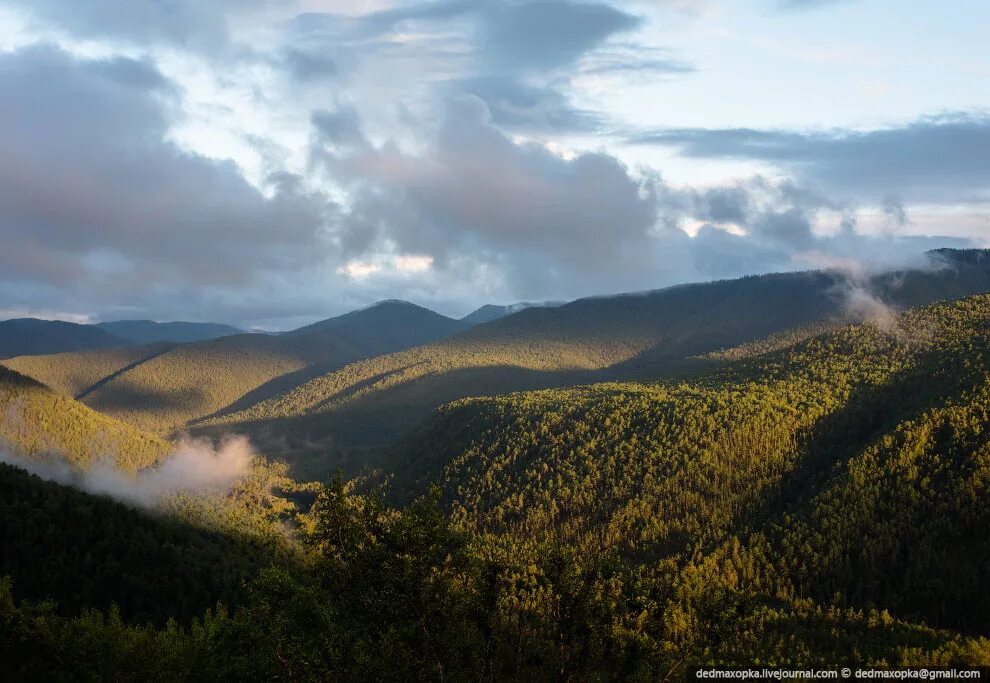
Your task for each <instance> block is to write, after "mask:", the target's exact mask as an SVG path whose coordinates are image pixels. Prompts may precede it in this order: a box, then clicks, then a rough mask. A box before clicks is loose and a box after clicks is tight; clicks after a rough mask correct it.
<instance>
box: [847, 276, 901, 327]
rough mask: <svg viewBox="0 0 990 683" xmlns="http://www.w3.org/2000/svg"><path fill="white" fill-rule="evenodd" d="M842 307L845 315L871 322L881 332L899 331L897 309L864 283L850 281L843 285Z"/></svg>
mask: <svg viewBox="0 0 990 683" xmlns="http://www.w3.org/2000/svg"><path fill="white" fill-rule="evenodd" d="M844 290H845V291H844V292H843V295H844V300H843V308H844V309H845V312H846V315H848V316H849V317H851V318H852V319H853V320H856V321H858V322H865V323H871V324H873V325H875V326H876V327H877V329H879V330H880V331H881V332H886V333H888V334H895V333H898V332H899V327H898V324H897V311H895V310H894V309H893V308H892V307H891V306H890V305H889V304H887V303H885V302H884V301H882V300H881V299H880V298H879V297H878V296H877V295H876V294H874V293H873V292H871V291H870V290H869V289H868V288H867V286H866V285H864V284H862V283H857V282H855V281H850V282H849V283H848V284H847V285H846V286H845V287H844Z"/></svg>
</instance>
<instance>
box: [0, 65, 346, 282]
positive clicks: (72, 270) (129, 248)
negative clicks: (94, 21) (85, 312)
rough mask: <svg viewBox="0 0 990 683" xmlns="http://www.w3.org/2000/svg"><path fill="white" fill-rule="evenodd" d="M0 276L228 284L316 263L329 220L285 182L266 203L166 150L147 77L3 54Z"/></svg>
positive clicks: (155, 79)
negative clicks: (261, 273)
mask: <svg viewBox="0 0 990 683" xmlns="http://www.w3.org/2000/svg"><path fill="white" fill-rule="evenodd" d="M0 92H3V93H4V106H3V107H0V135H2V140H3V154H2V155H0V236H2V239H3V241H4V243H5V245H7V247H5V249H4V250H3V251H2V252H0V271H2V272H3V273H4V274H5V275H13V274H16V275H17V276H18V277H19V278H20V279H22V280H23V279H27V280H34V281H37V282H43V283H56V284H60V285H65V286H69V285H71V286H73V287H75V288H86V287H92V288H101V287H102V288H105V289H108V290H113V289H122V288H123V289H128V290H132V291H142V290H146V289H148V288H150V287H151V286H152V283H155V285H156V286H157V285H162V284H165V283H168V282H187V283H198V284H202V285H209V284H222V285H231V284H238V283H244V282H248V281H250V280H251V278H252V276H253V275H255V274H257V273H258V272H259V271H263V270H265V269H279V268H291V267H296V266H298V265H300V264H303V263H307V262H309V261H310V260H311V259H313V258H314V255H313V254H314V250H315V248H316V247H317V246H318V245H319V244H320V243H321V230H322V226H323V225H324V222H325V220H326V218H327V213H328V212H329V208H328V204H327V203H326V202H325V201H324V200H323V199H322V198H320V197H314V196H309V195H307V194H305V193H304V192H303V191H302V190H301V189H299V184H298V182H296V181H294V180H293V178H292V177H291V176H288V175H287V174H282V175H276V176H273V177H272V179H271V188H270V189H271V196H269V197H266V196H264V195H263V194H262V193H260V192H259V191H258V190H257V189H255V188H254V187H253V186H251V185H250V184H248V183H247V182H246V181H245V180H244V179H243V177H242V176H241V174H240V172H239V170H238V169H237V168H236V167H235V166H234V165H233V164H232V163H230V162H217V161H213V160H209V159H206V158H204V157H200V156H196V155H192V154H189V153H186V152H184V151H182V150H180V149H179V148H177V147H176V146H175V145H173V144H171V143H169V142H167V141H166V140H165V136H166V133H167V130H168V125H169V121H170V116H171V114H172V98H173V94H172V88H171V86H170V85H169V84H168V83H167V81H165V79H164V78H163V77H162V76H161V75H160V74H159V73H158V72H157V71H156V70H155V69H154V67H153V66H151V65H149V64H147V63H144V62H135V61H131V60H126V59H122V58H118V59H115V60H112V61H79V60H75V59H73V58H72V57H70V56H69V55H67V54H65V53H64V52H61V51H59V50H58V49H56V48H53V47H32V48H28V49H24V50H21V51H19V52H15V53H7V54H4V55H0Z"/></svg>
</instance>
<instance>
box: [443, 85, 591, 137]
mask: <svg viewBox="0 0 990 683" xmlns="http://www.w3.org/2000/svg"><path fill="white" fill-rule="evenodd" d="M456 85H457V86H458V88H457V89H458V90H460V91H461V92H465V93H469V94H471V95H475V96H477V97H479V98H481V99H482V100H484V102H485V104H486V105H487V107H488V111H489V114H490V115H491V119H492V123H494V124H495V125H497V126H499V127H502V128H508V129H513V130H522V131H529V132H540V131H572V132H573V131H594V130H597V129H599V128H601V127H602V126H603V124H604V119H603V117H602V116H601V115H600V114H597V113H595V112H591V111H586V110H582V109H579V108H577V107H575V106H574V104H573V103H572V102H571V100H570V98H569V97H568V96H567V95H566V94H565V93H564V92H563V91H562V90H560V89H557V88H554V87H553V86H547V85H543V86H541V85H530V84H527V83H525V82H522V81H518V80H516V79H513V78H496V77H489V78H474V79H470V80H467V81H463V82H460V83H458V84H456Z"/></svg>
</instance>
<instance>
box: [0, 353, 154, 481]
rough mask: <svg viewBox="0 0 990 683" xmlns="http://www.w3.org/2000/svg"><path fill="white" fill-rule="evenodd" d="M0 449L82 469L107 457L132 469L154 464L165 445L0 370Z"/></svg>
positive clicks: (26, 379)
mask: <svg viewBox="0 0 990 683" xmlns="http://www.w3.org/2000/svg"><path fill="white" fill-rule="evenodd" d="M0 415H2V416H3V419H2V420H0V449H3V448H10V449H12V450H14V451H16V452H18V453H20V454H25V455H31V456H41V455H47V454H49V453H56V454H58V455H60V456H62V457H64V458H65V459H66V460H67V461H69V462H70V463H75V464H78V465H88V464H91V463H94V462H97V461H99V460H102V459H104V458H110V459H111V460H113V461H114V462H115V463H117V464H118V465H120V466H121V467H123V468H124V469H128V470H134V469H137V468H140V467H147V466H149V465H152V464H154V463H155V462H157V461H158V460H159V459H160V458H161V457H162V456H163V455H165V454H166V453H167V452H168V450H169V449H170V445H169V443H168V442H167V441H165V440H163V439H160V438H158V437H157V436H154V435H152V434H148V433H147V432H142V431H140V430H138V429H135V428H134V427H132V426H130V425H128V424H126V423H123V422H119V421H117V420H115V419H113V418H112V417H108V416H107V415H103V414H102V413H98V412H96V411H94V410H92V409H91V408H88V407H87V406H85V405H83V404H82V403H80V402H79V401H76V400H73V399H71V398H69V397H67V396H64V395H62V394H59V393H56V392H54V391H52V390H51V389H49V388H48V387H46V386H45V385H43V384H41V383H40V382H38V381H36V380H33V379H31V378H29V377H25V376H23V375H20V374H18V373H16V372H14V371H12V370H9V369H7V368H5V367H2V366H0Z"/></svg>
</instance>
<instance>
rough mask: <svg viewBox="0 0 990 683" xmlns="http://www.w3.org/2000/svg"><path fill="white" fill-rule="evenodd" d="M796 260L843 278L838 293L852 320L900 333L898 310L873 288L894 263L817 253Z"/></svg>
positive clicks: (799, 256)
mask: <svg viewBox="0 0 990 683" xmlns="http://www.w3.org/2000/svg"><path fill="white" fill-rule="evenodd" d="M795 260H796V261H799V262H801V263H804V264H807V265H810V266H812V267H814V268H822V269H825V270H830V271H832V272H833V273H836V274H837V275H839V276H840V277H841V278H842V280H841V282H840V283H839V284H838V285H837V286H836V288H835V289H836V293H837V294H838V295H839V296H840V297H841V299H842V309H843V312H844V313H845V315H846V316H847V317H848V318H850V319H851V320H854V321H856V322H861V323H870V324H872V325H875V326H876V327H877V329H879V330H880V331H881V332H885V333H888V334H898V333H899V328H898V323H897V310H896V309H894V308H893V307H892V306H891V305H890V304H888V303H886V302H885V301H883V299H881V298H880V297H879V296H878V295H877V293H876V292H875V291H874V289H873V286H872V279H873V277H874V276H876V275H879V274H881V273H884V272H890V271H892V270H894V269H895V265H894V263H893V262H892V263H887V264H876V263H869V262H866V261H861V260H859V259H855V258H848V257H837V256H834V255H832V254H826V253H823V252H815V251H813V252H804V253H802V254H798V255H797V256H796V257H795ZM899 265H901V267H914V268H918V267H919V266H920V265H921V264H914V263H911V264H908V263H907V262H903V263H901V264H899Z"/></svg>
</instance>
